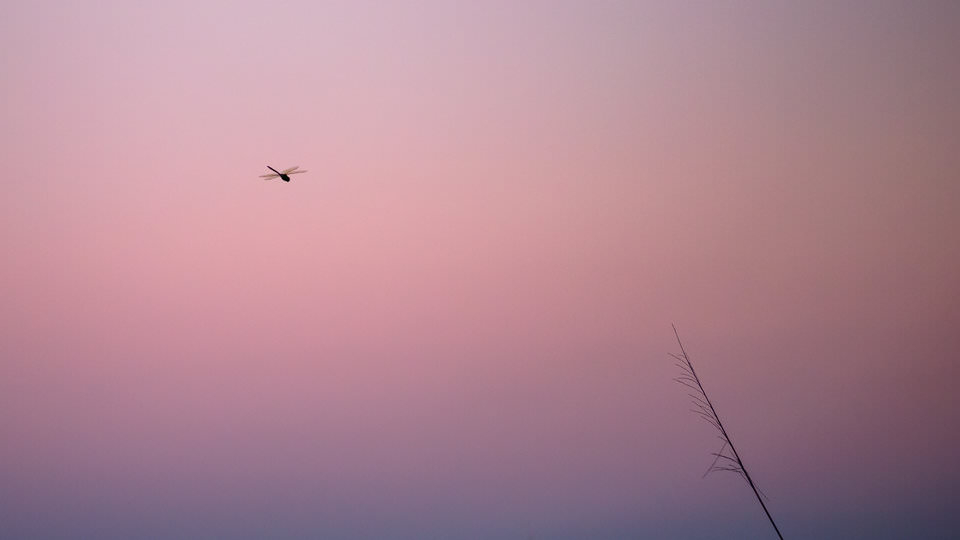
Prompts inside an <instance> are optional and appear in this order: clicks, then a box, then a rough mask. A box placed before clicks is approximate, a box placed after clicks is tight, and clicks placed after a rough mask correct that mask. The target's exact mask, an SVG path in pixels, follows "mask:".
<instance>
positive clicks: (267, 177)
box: [260, 165, 307, 182]
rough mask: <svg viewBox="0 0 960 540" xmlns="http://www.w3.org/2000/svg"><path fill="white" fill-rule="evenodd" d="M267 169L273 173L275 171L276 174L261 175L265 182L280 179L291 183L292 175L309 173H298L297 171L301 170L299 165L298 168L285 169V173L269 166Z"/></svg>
mask: <svg viewBox="0 0 960 540" xmlns="http://www.w3.org/2000/svg"><path fill="white" fill-rule="evenodd" d="M267 168H268V169H270V170H271V171H273V172H274V174H261V175H260V178H263V179H264V180H272V179H274V178H279V179H281V180H283V181H284V182H289V181H290V175H291V174H300V173H305V172H307V171H298V170H297V169H299V168H300V166H299V165H297V166H295V167H290V168H289V169H285V170H283V171H278V170H276V169H274V168H273V167H271V166H269V165H267Z"/></svg>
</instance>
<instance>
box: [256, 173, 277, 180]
mask: <svg viewBox="0 0 960 540" xmlns="http://www.w3.org/2000/svg"><path fill="white" fill-rule="evenodd" d="M278 176H280V175H279V174H261V175H260V178H268V179H269V178H276V177H278Z"/></svg>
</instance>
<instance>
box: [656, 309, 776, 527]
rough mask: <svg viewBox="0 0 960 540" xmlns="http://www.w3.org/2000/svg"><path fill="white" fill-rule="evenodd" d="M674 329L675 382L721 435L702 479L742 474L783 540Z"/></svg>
mask: <svg viewBox="0 0 960 540" xmlns="http://www.w3.org/2000/svg"><path fill="white" fill-rule="evenodd" d="M671 326H673V335H675V336H676V337H677V344H678V345H680V354H673V353H668V354H670V356H671V357H673V359H674V360H676V361H677V364H676V365H677V367H678V368H680V371H682V372H683V373H682V374H681V375H680V376H679V377H674V379H673V380H675V381H677V382H678V383H680V384H682V385H684V386H686V387H687V388H689V389H690V390H692V393H688V394H687V395H688V396H690V399H691V400H692V401H693V405H694V407H696V408H695V409H691V411H692V412H694V413H695V414H697V415H698V416H700V418H703V419H704V420H706V421H707V423H708V424H710V425H711V426H713V427H714V429H716V430H717V431H718V432H719V435H718V436H717V437H718V438H719V439H720V440H721V441H723V446H721V447H720V450H719V451H718V452H711V453H710V455H712V456H713V463H711V464H710V467H709V468H708V469H707V471H706V472H705V473H703V476H704V477H706V476H707V475H708V474H710V473H712V472H715V471H728V472H732V473H736V474H738V475H740V477H741V478H743V479H744V480H746V481H747V484H749V485H750V488H751V489H752V490H753V493H754V495H756V496H757V500H758V501H759V502H760V506H761V507H763V511H764V513H765V514H767V519H769V520H770V524H771V525H773V530H775V531H776V532H777V536H778V537H779V538H780V540H783V535H782V534H780V528H779V527H777V524H776V523H775V522H774V521H773V516H771V515H770V511H769V510H767V505H766V504H764V502H763V499H764V498H766V495H764V494H763V492H762V491H760V489H759V488H757V485H756V484H755V483H754V482H753V478H750V473H748V472H747V467H746V466H745V465H744V464H743V460H741V459H740V454H738V453H737V449H736V448H735V447H734V446H733V441H732V440H730V434H729V433H727V430H726V428H724V427H723V422H721V421H720V415H718V414H717V410H716V409H715V408H714V407H713V403H712V402H711V401H710V398H709V397H707V391H706V390H704V389H703V384H702V383H701V382H700V377H698V376H697V372H696V370H694V369H693V363H692V362H691V361H690V356H689V355H687V351H686V349H684V348H683V342H682V341H680V333H679V332H677V327H676V325H671Z"/></svg>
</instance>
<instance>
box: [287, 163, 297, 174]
mask: <svg viewBox="0 0 960 540" xmlns="http://www.w3.org/2000/svg"><path fill="white" fill-rule="evenodd" d="M299 168H300V166H299V165H294V166H293V167H290V168H289V169H286V170H284V171H283V174H290V172H291V171H295V170H297V169H299Z"/></svg>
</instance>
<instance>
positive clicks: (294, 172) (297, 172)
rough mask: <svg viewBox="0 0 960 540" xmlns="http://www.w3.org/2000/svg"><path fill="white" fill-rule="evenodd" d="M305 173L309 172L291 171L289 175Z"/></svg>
mask: <svg viewBox="0 0 960 540" xmlns="http://www.w3.org/2000/svg"><path fill="white" fill-rule="evenodd" d="M304 172H307V171H291V172H288V173H287V174H300V173H304Z"/></svg>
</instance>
